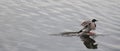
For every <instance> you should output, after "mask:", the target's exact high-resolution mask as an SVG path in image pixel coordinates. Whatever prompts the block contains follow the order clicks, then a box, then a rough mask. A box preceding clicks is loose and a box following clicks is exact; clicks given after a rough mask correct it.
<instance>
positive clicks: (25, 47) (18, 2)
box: [0, 0, 120, 51]
mask: <svg viewBox="0 0 120 51" xmlns="http://www.w3.org/2000/svg"><path fill="white" fill-rule="evenodd" d="M119 5H120V1H119V0H0V51H88V50H89V51H120V38H119V36H120V34H119V31H120V28H119V26H120V24H119V22H120V21H119V19H120V17H119V16H120V6H119ZM93 18H95V19H97V20H98V22H97V23H96V24H97V29H96V31H95V32H96V33H101V34H106V36H99V37H97V38H96V39H95V40H96V41H97V43H98V44H99V46H98V49H96V50H92V49H91V50H90V49H87V48H86V47H85V46H84V45H83V44H82V41H81V40H80V39H79V37H60V36H50V35H49V34H52V33H60V32H65V31H79V30H80V29H81V28H82V26H80V23H81V22H82V21H83V20H90V19H93ZM107 35H108V36H107Z"/></svg>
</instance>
